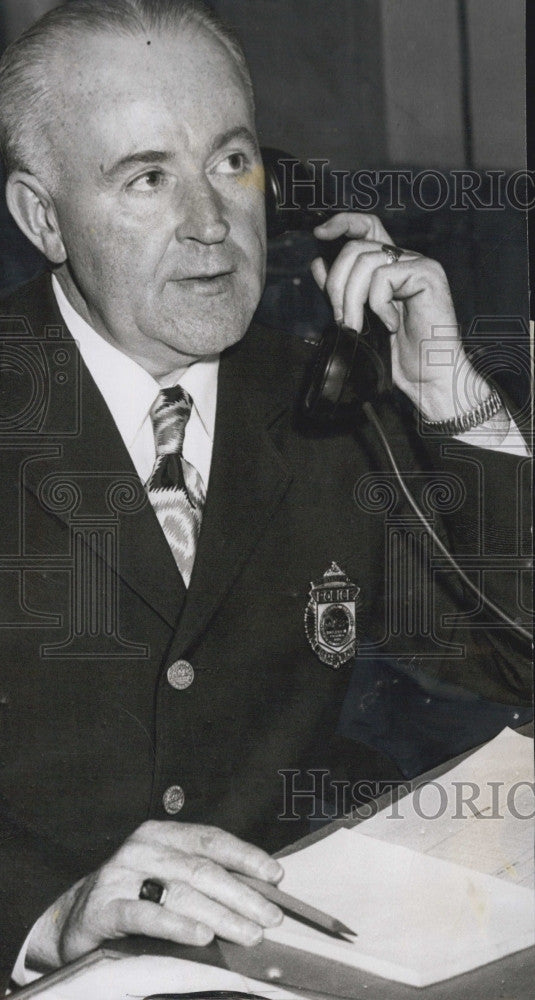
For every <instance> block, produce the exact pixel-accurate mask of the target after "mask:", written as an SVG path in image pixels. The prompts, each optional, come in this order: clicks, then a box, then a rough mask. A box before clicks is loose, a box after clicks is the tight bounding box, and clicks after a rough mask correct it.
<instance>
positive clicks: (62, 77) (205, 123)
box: [50, 30, 253, 152]
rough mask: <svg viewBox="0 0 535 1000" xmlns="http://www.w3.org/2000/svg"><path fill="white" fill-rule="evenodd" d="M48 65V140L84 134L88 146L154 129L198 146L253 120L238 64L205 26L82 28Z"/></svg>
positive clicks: (73, 139)
mask: <svg viewBox="0 0 535 1000" xmlns="http://www.w3.org/2000/svg"><path fill="white" fill-rule="evenodd" d="M51 71H52V74H53V76H54V77H55V93H56V95H57V106H56V111H57V116H56V117H55V119H54V121H51V123H50V129H51V134H50V138H51V139H52V142H53V143H54V145H56V144H57V143H58V142H59V144H60V145H64V144H66V145H67V146H69V145H71V146H72V145H73V144H75V145H78V143H79V142H80V140H81V138H82V137H83V146H82V149H83V150H85V151H86V152H88V151H89V149H90V148H92V146H94V147H98V146H100V145H103V146H107V145H111V146H116V145H117V144H120V143H121V142H122V141H124V139H125V138H127V139H128V140H129V141H132V140H136V139H137V137H139V140H140V141H143V142H144V141H145V140H146V139H147V140H148V139H149V138H150V135H151V134H154V137H155V138H156V137H160V138H164V137H165V136H166V135H168V136H169V138H170V139H171V138H174V139H175V140H176V137H180V141H182V142H184V141H187V142H188V143H191V144H192V146H202V144H203V142H208V141H209V139H210V137H211V136H212V135H213V134H215V133H219V132H221V131H223V130H226V129H227V128H230V127H233V126H235V125H243V124H245V125H248V126H249V127H250V128H251V129H252V128H253V120H252V119H253V115H252V109H251V106H250V101H249V97H248V94H247V92H246V89H245V85H244V83H243V80H242V78H241V75H240V72H239V69H238V66H237V64H236V62H235V60H234V58H233V57H232V55H231V54H230V52H229V51H228V50H227V48H226V47H225V45H224V44H223V43H222V42H220V41H219V39H217V38H216V37H215V36H213V35H211V34H209V33H208V32H205V31H195V32H194V31H192V30H186V31H184V32H175V31H174V32H169V33H166V34H165V35H164V34H158V33H151V34H148V35H143V34H139V35H136V36H125V35H119V34H117V35H115V34H111V33H99V34H96V35H87V36H86V37H84V38H83V39H77V40H76V41H75V43H74V45H71V46H69V48H68V50H67V48H66V47H65V49H64V50H59V51H58V52H57V55H56V58H55V60H54V63H53V65H52V67H51ZM79 150H80V147H79V146H78V152H79Z"/></svg>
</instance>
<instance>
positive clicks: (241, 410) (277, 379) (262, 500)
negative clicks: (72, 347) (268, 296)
mask: <svg viewBox="0 0 535 1000" xmlns="http://www.w3.org/2000/svg"><path fill="white" fill-rule="evenodd" d="M254 345H255V331H254V328H253V330H252V331H251V332H250V333H249V334H248V335H247V337H246V338H245V341H244V342H242V343H240V344H239V345H236V347H235V348H233V349H231V350H230V351H228V352H226V354H224V355H223V357H222V359H221V364H220V372H219V387H218V402H217V417H216V432H215V439H214V449H213V457H212V467H211V472H210V484H209V489H208V496H207V501H206V506H205V509H204V514H203V525H202V530H201V534H200V538H199V544H198V548H197V555H196V559H195V565H194V568H193V575H192V578H191V583H190V587H189V591H188V594H187V598H186V603H185V606H184V611H183V614H182V618H181V620H180V623H179V627H178V635H177V641H178V643H179V644H180V645H181V646H182V648H183V649H185V648H186V647H187V646H188V645H189V644H190V643H192V642H193V641H195V639H196V638H197V637H198V636H199V635H200V634H201V633H202V631H203V630H204V629H205V628H206V626H207V625H208V622H209V621H210V618H211V617H212V615H213V614H214V612H215V611H216V609H217V607H218V606H219V605H220V603H221V601H222V600H223V598H224V596H225V594H226V593H227V592H228V590H229V589H230V587H231V585H232V583H233V581H234V580H235V579H236V577H237V576H238V574H239V572H240V570H241V568H242V567H243V565H244V564H245V563H246V561H247V560H248V559H249V557H250V555H251V552H252V550H253V549H254V547H255V545H256V544H257V542H258V540H259V538H260V537H261V536H262V534H263V533H264V531H265V528H266V523H267V521H268V520H269V518H270V517H271V516H272V513H273V510H274V508H275V507H276V506H277V505H278V504H279V503H280V501H281V500H282V498H283V496H284V494H285V493H286V491H287V489H288V486H289V484H290V482H291V478H292V477H291V474H290V472H289V470H288V468H287V466H286V465H285V463H284V461H283V459H282V457H281V454H280V452H279V450H278V449H277V447H276V445H275V444H274V441H273V439H272V436H271V433H270V429H271V428H272V425H273V424H274V422H275V420H276V419H277V417H278V416H280V415H281V412H282V411H283V410H285V409H286V410H287V409H288V407H289V405H290V402H291V400H292V398H293V391H292V387H291V386H290V385H289V382H288V372H287V371H285V370H284V366H283V364H280V365H278V364H276V365H275V366H274V367H273V369H272V371H271V373H270V377H268V378H267V379H266V378H265V363H266V358H265V357H262V351H261V350H258V351H256V350H255V347H254ZM268 364H269V362H268ZM262 365H263V366H264V372H263V373H262V372H261V367H262Z"/></svg>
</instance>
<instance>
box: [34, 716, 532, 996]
mask: <svg viewBox="0 0 535 1000" xmlns="http://www.w3.org/2000/svg"><path fill="white" fill-rule="evenodd" d="M519 732H520V733H522V734H523V735H526V736H531V737H532V736H533V724H532V723H530V724H529V725H528V726H524V727H522V728H521V729H519ZM472 752H474V751H470V753H472ZM470 753H464V754H461V755H460V756H459V757H456V758H455V759H453V760H450V761H448V762H447V763H445V764H443V765H441V766H440V767H436V768H433V770H432V771H429V772H427V773H426V774H423V775H421V776H420V777H419V778H416V779H414V780H413V781H412V782H408V783H407V785H408V786H410V787H411V788H412V790H414V789H415V788H416V787H418V786H419V785H421V784H424V783H425V782H426V781H432V780H435V779H436V778H439V777H441V776H442V775H443V774H445V773H446V772H447V771H449V770H450V769H451V768H453V767H454V766H455V765H456V764H458V763H460V762H461V761H462V760H465V759H466V758H467V757H469V756H470ZM401 794H402V795H404V794H406V791H402V793H401ZM391 801H392V798H391V796H388V797H384V800H381V799H379V800H377V803H378V806H379V807H382V806H383V805H384V806H387V805H389V804H390V803H391ZM360 822H362V819H359V818H356V819H355V820H350V819H342V820H335V821H334V822H332V823H329V824H328V825H326V826H325V827H322V828H321V829H319V830H317V831H315V832H314V833H312V834H309V835H308V836H307V837H305V838H303V839H302V840H300V841H297V842H296V843H295V844H293V845H291V846H290V847H287V848H285V849H284V851H281V852H280V853H279V855H278V856H279V857H282V856H285V855H287V854H291V853H293V852H294V851H296V850H300V849H301V848H303V847H305V846H307V845H308V844H311V843H315V842H316V841H317V840H320V839H322V838H323V837H326V836H329V835H330V834H331V833H333V832H335V830H337V829H339V828H340V827H347V826H354V825H357V824H358V823H360ZM106 950H107V951H109V952H112V953H117V952H120V953H122V954H130V955H132V954H136V955H139V954H149V955H155V954H159V955H171V956H174V957H176V958H183V959H188V960H189V961H193V962H198V963H200V964H205V965H212V966H219V967H222V968H227V969H232V970H233V971H235V972H240V973H242V974H243V975H246V976H248V977H249V978H253V979H262V980H266V981H271V982H272V983H273V984H276V983H281V984H282V983H284V984H285V985H286V986H288V988H290V989H292V990H294V991H295V992H302V994H303V996H304V997H313V998H318V1000H327V998H329V997H332V996H336V997H348V998H351V1000H417V998H419V1000H458V998H460V997H465V996H466V997H470V1000H501V998H503V1000H531V997H532V996H533V983H534V982H535V948H529V949H525V950H524V951H521V952H517V953H516V954H515V955H509V956H507V957H505V958H503V959H500V961H498V962H492V963H490V964H488V965H484V966H482V967H481V968H479V969H474V970H473V971H471V972H467V973H464V975H462V976H456V977H454V978H453V979H447V980H445V981H444V982H441V983H435V984H433V985H432V986H426V987H423V988H419V987H414V986H407V985H405V984H403V983H397V982H393V981H391V980H387V979H382V978H381V977H379V976H373V975H371V974H370V973H367V972H362V971H360V970H358V969H353V968H349V967H345V966H341V965H336V968H335V969H334V971H333V967H332V964H330V963H327V962H326V961H325V959H323V958H318V957H316V956H314V955H311V954H309V953H305V952H301V951H297V950H294V949H290V948H286V947H282V946H281V945H277V944H274V943H273V942H269V941H264V942H262V943H261V944H259V945H257V946H256V947H254V948H243V947H240V946H238V945H233V944H228V943H226V942H217V943H215V942H214V943H212V944H211V945H209V946H208V947H207V948H202V949H199V948H192V947H186V946H184V945H173V944H171V943H169V942H165V941H156V940H152V939H149V938H137V937H131V938H125V939H123V940H122V941H113V942H109V943H108V945H107V947H106ZM82 961H83V960H82ZM74 965H76V966H78V963H74ZM277 972H278V973H279V974H276V973H277ZM68 975H69V968H68V967H67V968H65V969H64V970H60V971H59V972H58V973H56V974H55V975H54V978H55V977H57V978H58V980H59V979H62V978H68ZM47 978H48V977H47ZM304 983H307V984H309V983H311V984H313V986H314V988H313V989H311V988H310V987H309V986H307V987H306V988H305V987H304V986H303V984H304ZM31 995H33V990H32V989H31V987H30V989H29V990H28V991H26V990H24V991H23V992H22V996H23V997H30V996H31Z"/></svg>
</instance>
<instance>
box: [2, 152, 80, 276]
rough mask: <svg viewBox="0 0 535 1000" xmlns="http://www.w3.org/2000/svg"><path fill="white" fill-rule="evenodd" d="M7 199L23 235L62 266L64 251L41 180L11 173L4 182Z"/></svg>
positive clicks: (54, 210)
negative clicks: (5, 182)
mask: <svg viewBox="0 0 535 1000" xmlns="http://www.w3.org/2000/svg"><path fill="white" fill-rule="evenodd" d="M6 200H7V205H8V208H9V211H10V212H11V215H12V216H13V218H14V219H15V222H16V223H17V225H18V226H19V228H20V229H22V232H23V233H24V235H25V236H27V237H28V239H29V240H31V242H32V243H33V245H34V246H35V247H37V249H38V250H40V251H41V253H43V254H44V255H45V257H48V259H49V260H51V261H52V262H53V263H54V264H62V263H63V261H65V260H66V259H67V252H66V250H65V246H64V243H63V240H62V238H61V232H60V228H59V224H58V218H57V214H56V209H55V205H54V200H53V198H52V196H51V195H50V193H49V192H48V190H47V189H46V187H45V186H44V185H43V184H42V183H41V181H39V180H38V179H37V177H34V176H33V174H30V173H26V172H25V171H23V170H14V171H13V173H12V174H10V175H9V177H8V180H7V184H6Z"/></svg>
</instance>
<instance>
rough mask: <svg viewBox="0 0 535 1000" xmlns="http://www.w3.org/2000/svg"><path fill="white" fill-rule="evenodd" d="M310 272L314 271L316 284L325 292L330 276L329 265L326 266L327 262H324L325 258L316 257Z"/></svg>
mask: <svg viewBox="0 0 535 1000" xmlns="http://www.w3.org/2000/svg"><path fill="white" fill-rule="evenodd" d="M310 270H311V271H312V276H313V278H314V280H315V282H316V284H317V285H318V287H319V288H320V290H321V291H322V292H323V290H324V288H325V282H326V281H327V274H328V272H327V265H326V264H325V261H324V260H323V257H315V258H314V260H313V261H312V263H311V265H310Z"/></svg>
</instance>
